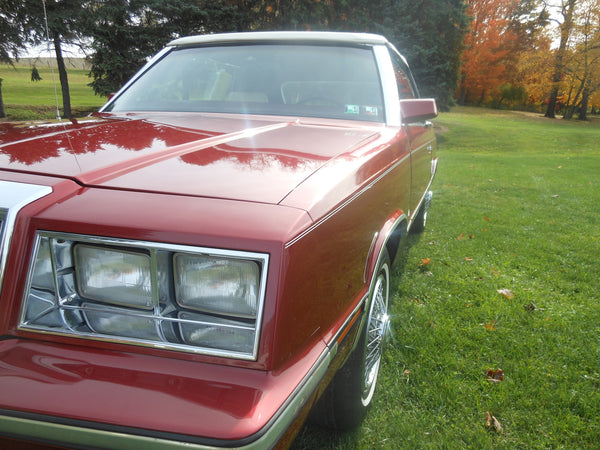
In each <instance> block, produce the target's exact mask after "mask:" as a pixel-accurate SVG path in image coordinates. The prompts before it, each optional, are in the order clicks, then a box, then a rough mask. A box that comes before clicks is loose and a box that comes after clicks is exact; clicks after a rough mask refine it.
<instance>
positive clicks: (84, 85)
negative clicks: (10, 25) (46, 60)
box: [0, 64, 106, 120]
mask: <svg viewBox="0 0 600 450" xmlns="http://www.w3.org/2000/svg"><path fill="white" fill-rule="evenodd" d="M38 71H39V73H40V76H41V77H42V80H41V81H36V82H32V81H31V68H30V67H29V66H22V65H16V66H15V67H11V66H10V65H5V64H3V65H0V78H2V80H3V81H2V98H3V100H4V106H5V110H6V114H7V116H8V119H9V120H30V119H52V118H55V117H56V97H55V90H54V86H55V85H56V95H57V96H58V105H59V108H60V112H61V114H62V93H61V87H60V80H59V77H58V71H57V70H56V68H55V69H54V75H53V74H52V71H51V69H50V68H49V67H47V66H38ZM67 74H68V79H69V90H70V95H71V108H72V110H73V112H74V115H75V116H81V115H86V114H88V113H89V112H92V111H95V110H97V109H98V108H99V107H100V106H102V105H103V104H104V103H105V102H106V98H105V97H99V96H96V95H94V90H93V89H92V88H91V87H89V86H88V84H89V83H90V82H91V81H92V80H91V78H89V77H88V76H87V74H88V71H87V70H83V69H73V68H68V69H67Z"/></svg>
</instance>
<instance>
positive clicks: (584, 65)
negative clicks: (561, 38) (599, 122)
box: [562, 0, 600, 120]
mask: <svg viewBox="0 0 600 450" xmlns="http://www.w3.org/2000/svg"><path fill="white" fill-rule="evenodd" d="M599 9H600V1H598V0H582V3H581V8H580V10H579V11H580V13H579V14H577V16H576V17H575V19H574V22H575V23H574V27H573V36H572V38H573V39H572V41H573V45H572V48H570V49H569V51H568V52H567V56H566V57H565V61H564V65H565V69H564V76H563V80H562V89H563V91H564V94H563V97H565V98H564V104H565V111H564V116H563V117H564V118H565V119H567V120H568V119H571V118H572V117H573V115H574V114H575V112H578V118H579V119H580V120H586V119H587V110H588V105H589V99H590V96H591V95H592V94H593V93H594V92H595V91H596V90H598V88H599V85H598V83H599V82H600V77H599V75H598V74H599V72H600V10H599Z"/></svg>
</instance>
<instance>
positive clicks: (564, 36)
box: [544, 0, 579, 119]
mask: <svg viewBox="0 0 600 450" xmlns="http://www.w3.org/2000/svg"><path fill="white" fill-rule="evenodd" d="M578 1H579V0H566V1H565V2H564V3H563V6H562V11H561V15H562V16H563V23H561V24H560V43H559V46H558V50H557V51H556V59H555V61H554V74H553V75H552V91H550V100H549V102H548V109H547V110H546V114H544V116H545V117H549V118H550V119H554V118H555V117H556V115H555V112H556V101H557V99H558V83H560V80H561V79H562V76H563V71H564V58H565V54H566V52H567V43H568V41H569V37H570V36H571V31H572V29H573V13H574V12H575V5H576V4H577V2H578Z"/></svg>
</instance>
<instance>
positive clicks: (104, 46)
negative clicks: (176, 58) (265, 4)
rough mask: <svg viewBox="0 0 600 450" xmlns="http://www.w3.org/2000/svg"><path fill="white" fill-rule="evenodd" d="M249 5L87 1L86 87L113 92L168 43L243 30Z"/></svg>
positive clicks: (204, 0) (207, 1)
mask: <svg viewBox="0 0 600 450" xmlns="http://www.w3.org/2000/svg"><path fill="white" fill-rule="evenodd" d="M254 3H257V2H250V1H241V0H238V1H234V0H230V1H216V2H214V1H210V0H196V1H189V0H171V1H169V2H165V1H164V0H91V1H89V2H88V3H87V8H88V14H86V20H85V28H86V29H87V30H88V32H89V35H90V37H91V38H92V43H91V49H92V55H91V58H90V60H91V70H90V76H91V77H93V81H92V82H91V83H90V85H91V86H92V87H93V88H94V91H95V92H96V94H99V95H109V94H111V93H112V92H115V91H117V90H118V89H119V88H121V86H123V84H124V83H125V82H126V81H127V80H128V79H129V78H130V77H131V76H132V75H133V74H135V72H137V71H138V70H139V69H140V68H141V67H142V66H143V65H144V64H145V62H146V61H147V58H148V57H149V56H151V55H153V54H155V53H156V52H157V51H158V50H160V49H161V48H163V47H164V46H165V44H166V43H167V42H169V41H170V40H172V39H174V38H177V37H180V36H185V35H189V34H205V33H213V32H224V31H243V30H248V29H249V28H250V27H251V22H252V21H253V20H254V16H253V11H255V9H256V8H255V5H254Z"/></svg>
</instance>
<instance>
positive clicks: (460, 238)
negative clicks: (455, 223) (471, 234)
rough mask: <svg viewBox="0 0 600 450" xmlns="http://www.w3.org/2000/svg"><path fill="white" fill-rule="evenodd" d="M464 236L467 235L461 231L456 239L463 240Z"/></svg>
mask: <svg viewBox="0 0 600 450" xmlns="http://www.w3.org/2000/svg"><path fill="white" fill-rule="evenodd" d="M464 237H465V235H464V233H460V236H458V237H457V238H456V240H458V241H461V240H462V238H464Z"/></svg>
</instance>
